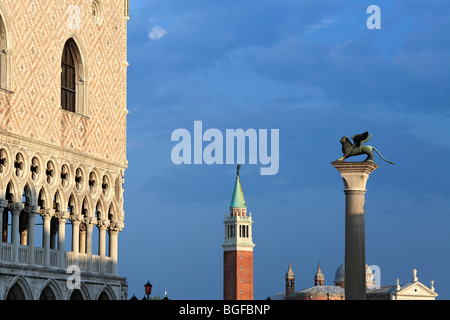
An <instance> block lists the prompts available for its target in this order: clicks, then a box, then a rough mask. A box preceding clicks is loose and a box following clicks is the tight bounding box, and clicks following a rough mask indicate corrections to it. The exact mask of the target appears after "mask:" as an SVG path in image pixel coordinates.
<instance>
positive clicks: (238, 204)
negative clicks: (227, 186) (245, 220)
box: [230, 165, 246, 208]
mask: <svg viewBox="0 0 450 320" xmlns="http://www.w3.org/2000/svg"><path fill="white" fill-rule="evenodd" d="M240 169H241V165H238V167H237V174H236V184H235V185H234V191H233V198H232V199H231V205H230V208H246V206H245V199H244V192H242V186H241V179H240V177H239V170H240Z"/></svg>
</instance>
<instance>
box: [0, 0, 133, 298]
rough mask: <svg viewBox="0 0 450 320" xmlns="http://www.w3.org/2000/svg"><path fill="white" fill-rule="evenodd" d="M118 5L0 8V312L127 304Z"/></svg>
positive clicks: (9, 3) (86, 0)
mask: <svg viewBox="0 0 450 320" xmlns="http://www.w3.org/2000/svg"><path fill="white" fill-rule="evenodd" d="M128 6H129V4H128V0H93V1H92V0H20V1H17V0H0V230H1V234H0V300H5V299H7V300H9V299H10V300H13V299H15V300H20V299H25V300H39V299H42V300H49V299H56V300H68V299H75V300H80V299H84V300H97V299H109V300H116V299H127V283H126V278H124V277H122V276H120V275H119V274H118V269H117V263H118V237H119V233H120V231H121V230H122V229H123V227H124V211H123V188H122V184H123V176H124V171H125V169H126V167H127V160H126V117H127V113H128V111H127V107H126V98H127V97H126V91H127V87H126V85H127V83H126V78H127V66H128V63H127V21H128V19H129V17H128V16H129V14H128V10H129V9H128Z"/></svg>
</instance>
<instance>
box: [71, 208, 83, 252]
mask: <svg viewBox="0 0 450 320" xmlns="http://www.w3.org/2000/svg"><path fill="white" fill-rule="evenodd" d="M70 220H71V221H72V255H73V258H74V260H77V259H78V253H79V252H80V223H81V216H80V215H79V214H72V215H71V216H70Z"/></svg>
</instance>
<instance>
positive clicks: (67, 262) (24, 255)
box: [0, 243, 116, 274]
mask: <svg viewBox="0 0 450 320" xmlns="http://www.w3.org/2000/svg"><path fill="white" fill-rule="evenodd" d="M60 255H61V252H60V251H58V250H55V249H50V250H49V259H48V261H47V262H46V259H45V255H44V248H34V254H33V256H32V257H33V260H32V261H33V262H32V263H30V262H29V261H30V253H29V247H28V246H23V245H19V246H18V255H17V258H16V259H14V258H13V244H12V243H0V264H3V265H5V266H6V265H15V266H16V265H21V266H27V265H29V266H43V267H50V268H57V269H62V270H63V271H65V270H67V268H68V267H69V266H71V265H76V266H78V267H79V268H80V271H85V272H99V273H107V274H115V273H116V268H115V263H114V259H113V258H111V257H106V256H105V257H101V256H99V255H90V256H89V255H88V254H86V253H78V254H77V255H75V254H74V253H73V252H72V251H65V252H64V253H63V255H64V258H63V259H61V257H60Z"/></svg>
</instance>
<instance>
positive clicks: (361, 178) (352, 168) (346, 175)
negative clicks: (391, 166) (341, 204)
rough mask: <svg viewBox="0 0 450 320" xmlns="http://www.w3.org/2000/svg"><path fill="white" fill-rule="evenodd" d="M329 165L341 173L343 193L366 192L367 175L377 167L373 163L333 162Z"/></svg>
mask: <svg viewBox="0 0 450 320" xmlns="http://www.w3.org/2000/svg"><path fill="white" fill-rule="evenodd" d="M331 164H332V165H333V166H334V167H335V168H336V169H337V170H338V171H339V172H340V173H341V176H342V179H343V182H344V191H346V190H361V191H366V184H367V179H369V175H370V174H371V173H372V172H373V171H375V169H377V168H378V167H379V166H378V165H377V164H375V163H373V162H346V161H335V162H332V163H331Z"/></svg>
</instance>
